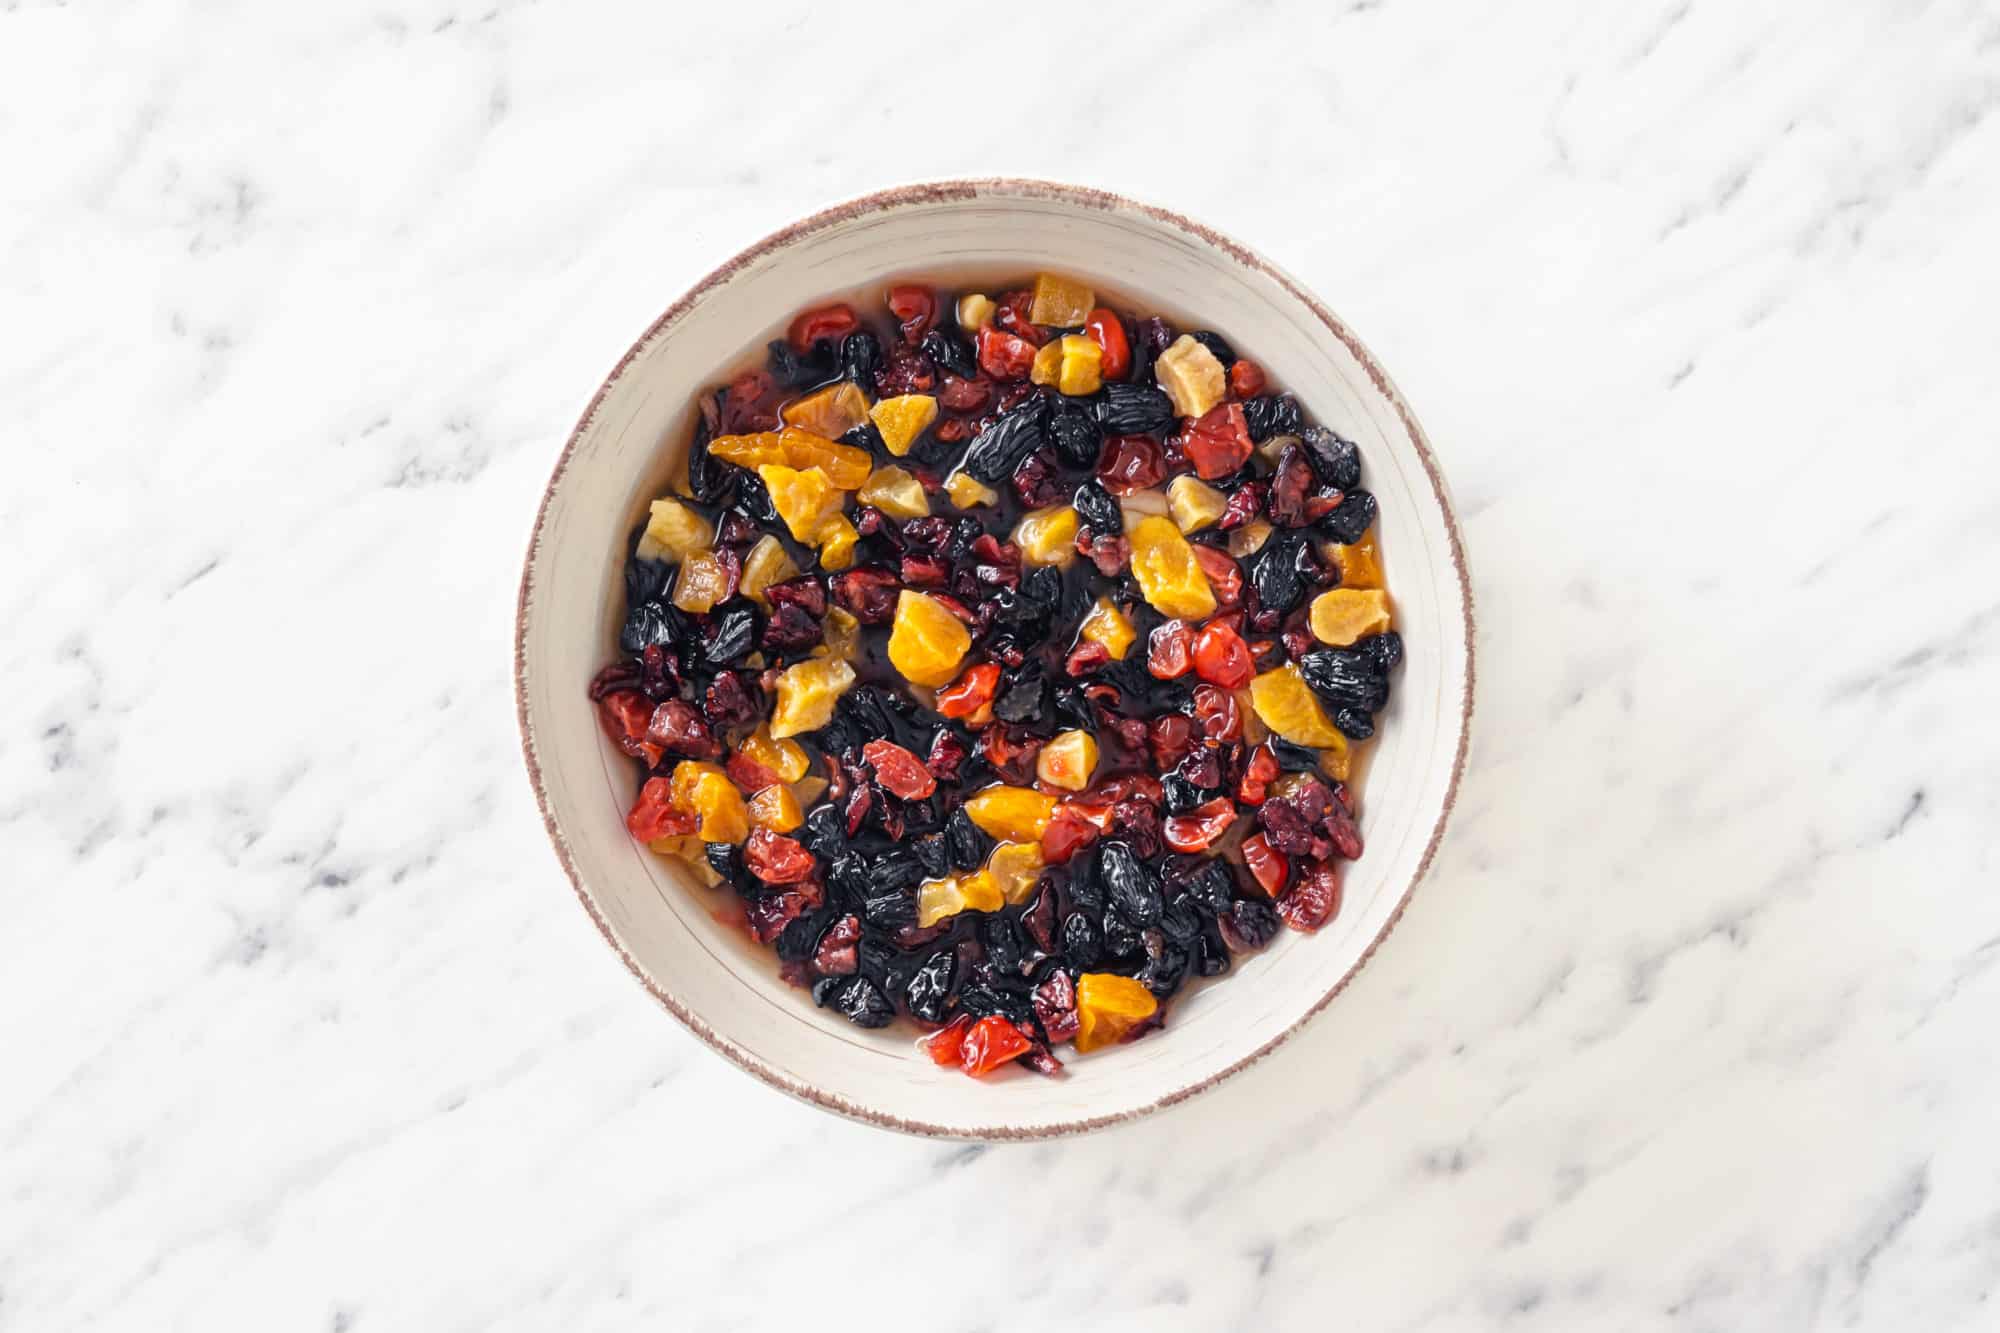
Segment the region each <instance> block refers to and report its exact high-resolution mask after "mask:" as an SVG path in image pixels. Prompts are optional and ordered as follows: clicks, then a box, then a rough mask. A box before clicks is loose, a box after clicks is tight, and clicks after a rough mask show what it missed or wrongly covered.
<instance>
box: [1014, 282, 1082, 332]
mask: <svg viewBox="0 0 2000 1333" xmlns="http://www.w3.org/2000/svg"><path fill="white" fill-rule="evenodd" d="M1096 304H1097V294H1096V293H1095V292H1093V291H1091V290H1090V288H1088V287H1086V286H1084V285H1083V284H1082V283H1080V282H1077V281H1075V280H1074V279H1071V278H1063V277H1058V276H1056V275H1055V274H1053V273H1037V274H1036V275H1035V297H1034V303H1033V304H1032V305H1030V306H1029V307H1028V321H1029V322H1030V323H1032V324H1039V325H1041V326H1042V327H1043V328H1045V329H1073V328H1077V327H1079V326H1081V325H1082V323H1083V322H1084V320H1086V319H1088V318H1090V308H1091V307H1092V306H1094V305H1096Z"/></svg>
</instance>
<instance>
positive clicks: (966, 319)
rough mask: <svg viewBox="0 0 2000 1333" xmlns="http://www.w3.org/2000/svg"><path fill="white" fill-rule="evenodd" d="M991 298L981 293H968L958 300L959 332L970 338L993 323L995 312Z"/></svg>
mask: <svg viewBox="0 0 2000 1333" xmlns="http://www.w3.org/2000/svg"><path fill="white" fill-rule="evenodd" d="M994 308H995V307H994V305H993V300H992V298H991V297H989V296H986V295H984V294H983V293H980V292H967V293H966V294H965V295H964V296H961V297H959V298H958V328H959V332H961V333H963V334H965V335H966V336H967V337H968V338H969V337H972V336H973V335H974V334H977V333H978V332H979V331H980V330H981V329H983V328H985V327H986V326H987V325H988V324H991V323H992V322H993V311H994Z"/></svg>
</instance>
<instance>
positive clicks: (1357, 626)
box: [1310, 587, 1389, 648]
mask: <svg viewBox="0 0 2000 1333" xmlns="http://www.w3.org/2000/svg"><path fill="white" fill-rule="evenodd" d="M1310 614H1311V622H1310V623H1311V624H1312V632H1313V636H1314V637H1315V638H1317V639H1318V640H1319V641H1320V642H1321V643H1330V644H1333V645H1334V646H1335V647H1338V648H1345V647H1347V646H1348V645H1350V644H1352V643H1354V642H1355V641H1356V640H1358V639H1364V638H1366V637H1367V636H1369V635H1370V634H1380V633H1381V632H1382V631H1383V630H1385V629H1387V628H1389V594H1388V593H1386V592H1384V591H1382V590H1381V589H1380V588H1346V587H1341V588H1334V589H1332V590H1330V591H1327V592H1323V593H1321V594H1320V595H1319V596H1317V597H1315V598H1313V602H1312V611H1311V613H1310Z"/></svg>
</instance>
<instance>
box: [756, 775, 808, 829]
mask: <svg viewBox="0 0 2000 1333" xmlns="http://www.w3.org/2000/svg"><path fill="white" fill-rule="evenodd" d="M803 823H805V815H804V813H803V812H802V811H801V810H800V809H799V798H798V797H797V796H796V795H794V794H793V792H792V789H791V788H790V787H787V786H786V785H785V784H784V783H782V782H774V783H772V784H771V785H770V786H768V787H766V788H764V789H763V790H762V791H760V792H758V793H757V794H756V795H755V796H752V797H751V798H750V826H751V827H752V828H767V829H770V830H771V831H772V832H773V833H790V832H791V831H792V830H793V829H795V828H797V827H798V826H799V825H801V824H803Z"/></svg>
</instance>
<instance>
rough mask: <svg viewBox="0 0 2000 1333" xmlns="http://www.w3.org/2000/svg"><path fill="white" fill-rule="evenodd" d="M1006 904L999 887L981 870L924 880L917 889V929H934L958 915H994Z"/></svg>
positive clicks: (991, 877)
mask: <svg viewBox="0 0 2000 1333" xmlns="http://www.w3.org/2000/svg"><path fill="white" fill-rule="evenodd" d="M1005 901H1006V900H1005V899H1004V898H1002V897H1001V895H1000V886H999V885H998V884H996V883H994V881H993V876H991V875H989V874H987V873H986V872H985V871H984V870H975V871H973V872H972V873H971V874H968V875H947V876H946V877H945V878H943V879H927V880H925V881H924V882H923V883H922V884H919V885H918V886H917V926H918V928H919V929H924V928H928V927H930V926H935V925H936V924H937V923H938V922H940V921H943V920H945V919H946V918H947V917H954V916H957V915H958V914H959V913H960V912H997V911H999V910H1000V906H1001V904H1002V903H1003V902H1005Z"/></svg>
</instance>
